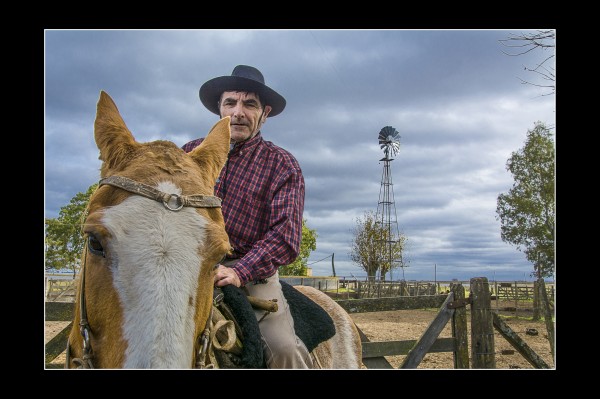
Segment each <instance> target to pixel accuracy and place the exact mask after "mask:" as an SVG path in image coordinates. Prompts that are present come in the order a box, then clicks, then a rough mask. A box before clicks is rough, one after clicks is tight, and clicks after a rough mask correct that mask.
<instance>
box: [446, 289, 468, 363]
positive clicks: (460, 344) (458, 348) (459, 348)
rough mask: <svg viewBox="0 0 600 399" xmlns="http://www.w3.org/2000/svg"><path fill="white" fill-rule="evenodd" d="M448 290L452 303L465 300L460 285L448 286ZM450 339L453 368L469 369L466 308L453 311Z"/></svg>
mask: <svg viewBox="0 0 600 399" xmlns="http://www.w3.org/2000/svg"><path fill="white" fill-rule="evenodd" d="M450 290H451V291H452V292H453V293H454V301H455V302H460V301H463V300H464V299H465V287H463V285H462V284H461V283H458V284H455V283H451V284H450ZM452 337H453V338H454V353H453V355H454V356H453V357H454V368H455V369H468V368H469V337H468V330H467V307H466V306H461V307H458V308H456V309H455V310H454V315H453V316H452Z"/></svg>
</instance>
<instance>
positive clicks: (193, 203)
mask: <svg viewBox="0 0 600 399" xmlns="http://www.w3.org/2000/svg"><path fill="white" fill-rule="evenodd" d="M103 185H110V186H113V187H117V188H121V189H123V190H125V191H128V192H130V193H132V194H137V195H141V196H143V197H146V198H150V199H153V200H155V201H158V202H162V204H163V205H164V206H165V208H167V209H168V210H170V211H173V212H177V211H180V210H181V209H182V208H183V207H184V206H189V207H193V208H220V207H221V198H219V197H216V196H214V195H201V194H194V195H178V194H172V193H171V194H169V193H165V192H162V191H160V190H157V189H155V188H154V187H152V186H149V185H147V184H144V183H140V182H137V181H135V180H132V179H129V178H127V177H123V176H109V177H106V178H104V179H101V180H100V182H99V183H98V187H101V186H103ZM173 201H174V204H173V205H172V202H173ZM84 251H85V252H84V257H83V265H82V267H81V289H80V291H79V331H80V333H81V336H82V338H83V353H82V356H81V358H78V357H77V358H73V359H71V344H70V342H69V340H67V351H66V357H67V359H66V361H65V368H69V364H70V362H71V361H72V362H73V363H74V364H76V365H77V368H78V369H93V368H94V365H93V363H92V359H93V357H94V354H93V351H92V345H91V342H90V332H91V328H90V325H89V322H88V318H87V306H86V301H85V264H86V260H87V245H85V246H84ZM211 318H212V311H211V313H210V314H209V317H208V319H207V321H206V326H205V328H204V331H203V333H202V335H201V344H202V346H201V349H200V351H198V355H199V356H200V358H201V359H202V358H203V356H204V355H205V354H206V350H207V344H208V335H209V334H210V325H211ZM196 366H197V367H202V368H204V367H206V366H205V364H204V362H203V361H199V359H197V363H196Z"/></svg>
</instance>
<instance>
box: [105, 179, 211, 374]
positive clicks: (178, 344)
mask: <svg viewBox="0 0 600 399" xmlns="http://www.w3.org/2000/svg"><path fill="white" fill-rule="evenodd" d="M157 188H158V189H159V190H161V191H163V192H166V193H176V194H179V193H180V190H179V188H178V187H176V186H175V185H174V184H173V183H161V184H159V185H158V187H157ZM206 223H207V222H206V220H205V219H204V218H203V217H202V216H200V215H199V214H198V213H197V212H196V210H195V209H194V208H188V207H185V208H183V209H181V210H180V211H177V212H174V211H170V210H168V209H166V208H165V207H164V206H163V204H162V203H161V202H157V201H153V200H151V199H148V198H144V197H142V196H137V195H132V196H131V197H129V198H127V199H126V200H125V201H123V202H122V203H121V204H119V205H117V206H115V207H111V208H108V209H107V210H106V211H105V213H104V216H103V224H104V226H105V227H106V228H107V229H108V231H109V232H110V233H111V235H112V240H111V243H110V247H109V251H110V252H111V256H112V262H113V263H112V265H111V266H112V273H113V283H114V287H115V289H116V290H117V292H118V295H119V297H120V299H121V304H122V307H123V314H124V325H123V338H124V339H125V340H126V341H127V343H128V346H127V350H126V352H125V363H124V365H123V367H125V368H189V367H190V366H191V363H192V353H193V348H194V338H195V337H194V331H195V326H194V314H195V311H196V309H195V304H196V295H197V294H196V292H197V288H198V276H199V273H200V265H201V264H202V259H201V256H200V255H199V251H198V248H199V246H200V245H202V243H203V242H204V239H205V236H206V235H205V233H204V226H205V225H206Z"/></svg>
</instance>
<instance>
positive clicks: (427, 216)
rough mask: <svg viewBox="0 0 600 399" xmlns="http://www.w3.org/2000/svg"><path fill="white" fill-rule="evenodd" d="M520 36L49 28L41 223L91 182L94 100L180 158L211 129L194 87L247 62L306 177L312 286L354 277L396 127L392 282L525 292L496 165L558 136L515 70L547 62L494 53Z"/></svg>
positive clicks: (278, 138)
mask: <svg viewBox="0 0 600 399" xmlns="http://www.w3.org/2000/svg"><path fill="white" fill-rule="evenodd" d="M533 30H535V29H533ZM523 32H527V31H526V30H46V31H45V39H44V41H45V43H44V52H45V60H44V62H45V64H44V69H45V93H44V96H45V118H44V122H45V147H44V152H45V217H49V218H55V217H58V212H59V210H60V208H61V207H62V206H65V205H67V204H68V203H69V201H70V199H71V198H72V197H73V196H74V195H75V194H77V193H78V192H82V191H85V190H87V188H88V187H89V186H90V185H92V184H93V183H95V182H97V181H98V179H99V168H100V161H99V160H98V149H97V147H96V145H95V143H94V138H93V123H94V118H95V112H96V102H97V101H98V97H99V93H100V91H101V90H104V91H106V92H107V93H108V94H109V95H110V96H111V97H112V98H113V99H114V101H115V102H116V104H117V106H118V107H119V110H120V111H121V114H122V116H123V118H124V119H125V122H126V123H127V125H128V127H129V129H130V130H131V131H132V132H133V134H134V136H135V138H136V139H137V140H138V141H140V142H146V141H152V140H156V139H166V140H171V141H173V142H174V143H176V144H177V145H183V144H184V143H186V142H187V141H189V140H191V139H193V138H197V137H202V136H204V135H205V134H206V133H207V132H208V130H209V129H210V127H211V126H212V125H213V124H214V123H215V122H216V120H217V116H216V115H214V114H212V113H211V112H209V111H208V110H206V109H205V108H204V107H203V106H202V104H201V103H200V100H199V98H198V89H199V88H200V86H201V85H202V84H203V83H204V82H205V81H207V80H208V79H211V78H213V77H217V76H222V75H230V74H231V71H232V70H233V68H234V67H235V66H236V65H238V64H247V65H252V66H255V67H257V68H258V69H260V70H261V71H262V73H263V75H264V76H265V80H266V83H267V85H269V86H270V87H272V88H273V89H275V90H276V91H278V92H279V93H280V94H282V95H283V96H284V97H285V98H286V100H287V107H286V109H285V111H284V112H283V113H282V114H281V115H278V116H276V117H274V118H269V119H268V121H267V123H266V124H265V125H264V127H263V129H262V133H263V136H264V138H265V139H266V140H270V141H273V142H274V143H276V144H278V145H280V146H281V147H283V148H285V149H287V150H289V151H290V152H292V153H293V154H294V155H295V156H296V158H297V159H298V161H299V163H300V165H301V167H302V169H303V172H304V177H305V181H306V203H305V209H304V217H305V219H306V220H307V224H308V227H310V228H311V229H315V230H316V231H317V234H318V238H317V250H316V251H314V252H313V253H312V255H311V257H310V259H309V263H312V264H311V267H312V268H313V275H331V274H332V270H331V255H332V254H335V257H334V259H335V271H336V274H337V275H338V276H348V277H351V276H352V275H354V276H356V277H362V276H364V275H365V273H364V271H362V270H361V269H360V267H359V266H358V265H355V264H353V263H352V262H351V261H350V259H349V251H350V244H351V241H352V238H353V235H352V229H353V228H354V227H355V226H356V219H357V217H362V216H363V215H364V213H365V212H366V211H376V210H377V206H378V202H379V193H380V185H381V177H382V171H383V163H382V162H380V159H381V158H382V157H383V152H382V151H381V149H380V148H379V145H378V140H377V136H378V134H379V132H380V130H381V129H382V128H383V127H385V126H392V127H393V128H395V129H396V130H397V131H398V132H399V134H400V136H401V138H400V150H399V153H398V154H397V156H396V157H395V160H394V161H392V162H391V174H392V180H393V194H394V206H395V209H396V220H397V222H398V227H399V230H400V232H401V233H402V234H404V235H405V236H406V237H407V238H408V242H407V250H406V254H405V260H406V261H408V267H406V268H405V269H404V270H403V272H404V273H402V270H397V271H394V272H393V274H392V277H393V278H394V279H396V278H402V277H404V278H405V279H407V280H433V279H434V278H436V279H437V280H451V279H453V278H457V279H460V280H469V279H470V278H472V277H480V276H483V277H488V278H489V279H496V280H523V279H527V280H530V277H529V275H530V272H531V270H532V266H531V264H530V263H529V262H527V260H526V259H525V256H524V255H523V254H522V253H521V252H519V251H517V249H516V248H515V247H513V246H511V245H509V244H507V243H504V242H503V241H502V239H501V238H500V222H499V221H498V220H497V219H496V199H497V197H498V195H499V194H500V193H503V192H506V191H508V189H509V188H510V187H511V185H512V183H513V180H512V176H511V175H510V173H508V172H507V171H506V168H505V165H506V161H507V159H508V158H509V157H510V155H511V153H512V152H513V151H516V150H518V149H519V148H521V147H522V146H523V144H524V142H525V138H526V134H527V131H528V130H531V129H533V127H534V125H535V122H536V121H541V122H544V123H545V124H546V125H547V126H550V127H554V124H555V110H556V105H555V96H553V95H547V94H548V92H549V90H548V89H543V88H539V87H536V86H534V85H531V84H523V82H522V81H528V82H532V83H543V82H541V81H539V80H538V78H537V77H536V76H535V75H533V74H532V73H531V72H527V71H525V70H524V68H525V67H534V66H535V65H536V64H537V63H539V62H540V61H542V59H544V58H545V57H547V56H548V53H544V52H542V51H541V50H538V51H534V52H531V53H529V54H526V55H521V56H513V57H511V56H508V55H506V54H505V53H504V52H507V51H511V50H510V49H508V48H506V47H504V46H503V45H502V44H501V42H500V41H501V40H503V39H507V38H509V37H510V36H511V34H521V33H523ZM503 51H504V52H503ZM324 258H325V259H324ZM321 259H323V260H321ZM319 260H321V261H319Z"/></svg>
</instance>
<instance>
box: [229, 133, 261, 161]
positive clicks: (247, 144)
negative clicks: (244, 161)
mask: <svg viewBox="0 0 600 399" xmlns="http://www.w3.org/2000/svg"><path fill="white" fill-rule="evenodd" d="M261 141H262V135H261V133H260V130H259V131H258V133H256V135H255V136H254V137H252V138H251V139H248V140H246V141H244V142H242V143H241V144H236V145H235V147H233V150H231V153H230V154H229V155H235V154H238V153H240V152H241V151H244V152H246V151H248V150H251V149H253V148H254V147H256V146H257V145H258V143H260V142H261ZM240 155H241V154H240Z"/></svg>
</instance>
